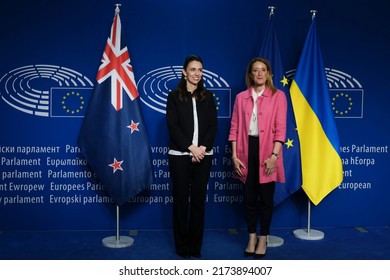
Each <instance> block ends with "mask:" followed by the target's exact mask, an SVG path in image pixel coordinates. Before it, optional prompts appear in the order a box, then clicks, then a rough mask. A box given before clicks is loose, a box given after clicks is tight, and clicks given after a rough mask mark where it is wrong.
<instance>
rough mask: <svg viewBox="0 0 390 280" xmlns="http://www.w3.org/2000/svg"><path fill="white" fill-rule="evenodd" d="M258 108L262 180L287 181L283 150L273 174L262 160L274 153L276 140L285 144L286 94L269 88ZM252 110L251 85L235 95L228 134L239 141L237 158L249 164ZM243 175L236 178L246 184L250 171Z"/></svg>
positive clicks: (230, 139)
mask: <svg viewBox="0 0 390 280" xmlns="http://www.w3.org/2000/svg"><path fill="white" fill-rule="evenodd" d="M257 108H258V110H257V119H258V128H259V138H260V141H259V142H260V144H259V145H260V147H259V151H260V154H259V157H260V170H259V180H260V183H268V182H272V181H276V182H281V183H284V182H285V176H284V166H283V149H281V150H280V152H279V158H278V160H277V162H276V170H275V172H273V174H272V175H271V176H268V177H266V176H265V173H264V172H265V170H264V165H263V164H262V163H263V162H264V161H265V160H266V159H267V158H268V157H270V156H271V154H272V151H273V147H274V142H275V141H280V142H283V143H284V141H285V138H286V117H287V99H286V95H285V94H284V92H283V91H281V90H277V91H276V92H275V93H274V94H272V91H271V90H270V89H269V88H267V87H266V88H265V90H264V92H263V94H262V96H261V97H259V98H258V99H257ZM252 111H253V98H252V88H249V89H247V90H245V91H242V92H240V93H239V94H237V96H236V100H235V102H234V107H233V115H232V119H231V124H230V133H229V141H236V143H237V157H238V158H239V159H240V160H241V161H242V162H243V163H244V164H245V166H248V135H249V122H250V119H251V115H252ZM243 174H244V175H243V176H242V177H237V178H238V179H240V180H241V181H242V182H243V183H245V181H246V178H247V175H248V170H247V169H244V170H243Z"/></svg>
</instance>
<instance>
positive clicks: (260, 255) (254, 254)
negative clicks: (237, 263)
mask: <svg viewBox="0 0 390 280" xmlns="http://www.w3.org/2000/svg"><path fill="white" fill-rule="evenodd" d="M257 243H260V242H259V239H257ZM267 245H268V242H267V241H266V242H265V252H264V254H258V253H256V248H255V251H254V252H253V257H254V258H255V259H257V260H258V259H261V258H264V257H265V254H266V253H267ZM256 247H257V245H256Z"/></svg>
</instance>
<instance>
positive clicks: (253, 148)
mask: <svg viewBox="0 0 390 280" xmlns="http://www.w3.org/2000/svg"><path fill="white" fill-rule="evenodd" d="M248 148H249V151H248V154H249V155H248V166H247V168H248V178H247V180H246V182H245V184H244V203H245V217H246V223H247V228H248V233H256V232H257V224H258V222H259V218H260V235H269V231H270V226H271V220H272V213H273V207H274V193H275V182H269V183H265V184H260V183H259V164H260V160H259V138H258V137H252V136H249V147H248Z"/></svg>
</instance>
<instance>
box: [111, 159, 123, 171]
mask: <svg viewBox="0 0 390 280" xmlns="http://www.w3.org/2000/svg"><path fill="white" fill-rule="evenodd" d="M122 163H123V160H121V161H117V160H116V158H114V162H113V163H111V164H109V165H108V166H111V167H112V173H115V172H116V171H117V170H118V169H119V170H122V171H123V169H122Z"/></svg>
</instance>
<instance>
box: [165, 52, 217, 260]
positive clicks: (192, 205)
mask: <svg viewBox="0 0 390 280" xmlns="http://www.w3.org/2000/svg"><path fill="white" fill-rule="evenodd" d="M202 71H203V63H202V59H201V58H200V57H198V56H195V55H191V56H188V57H187V58H186V59H185V61H184V65H183V71H182V76H181V79H180V81H179V83H178V86H177V87H176V88H175V89H174V90H173V91H171V92H170V93H169V94H168V98H167V108H166V117H167V125H168V131H169V136H170V142H169V171H170V177H171V180H172V195H173V233H174V239H175V247H176V252H177V253H178V254H179V255H180V256H181V257H184V258H188V257H190V256H192V257H196V258H200V257H201V248H202V241H203V229H204V214H205V199H206V190H207V183H208V180H209V176H210V170H211V163H212V155H213V143H214V139H215V135H216V133H217V109H216V107H215V102H214V97H213V94H212V93H211V92H210V91H209V90H207V89H206V88H205V87H204V81H203V75H202Z"/></svg>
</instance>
